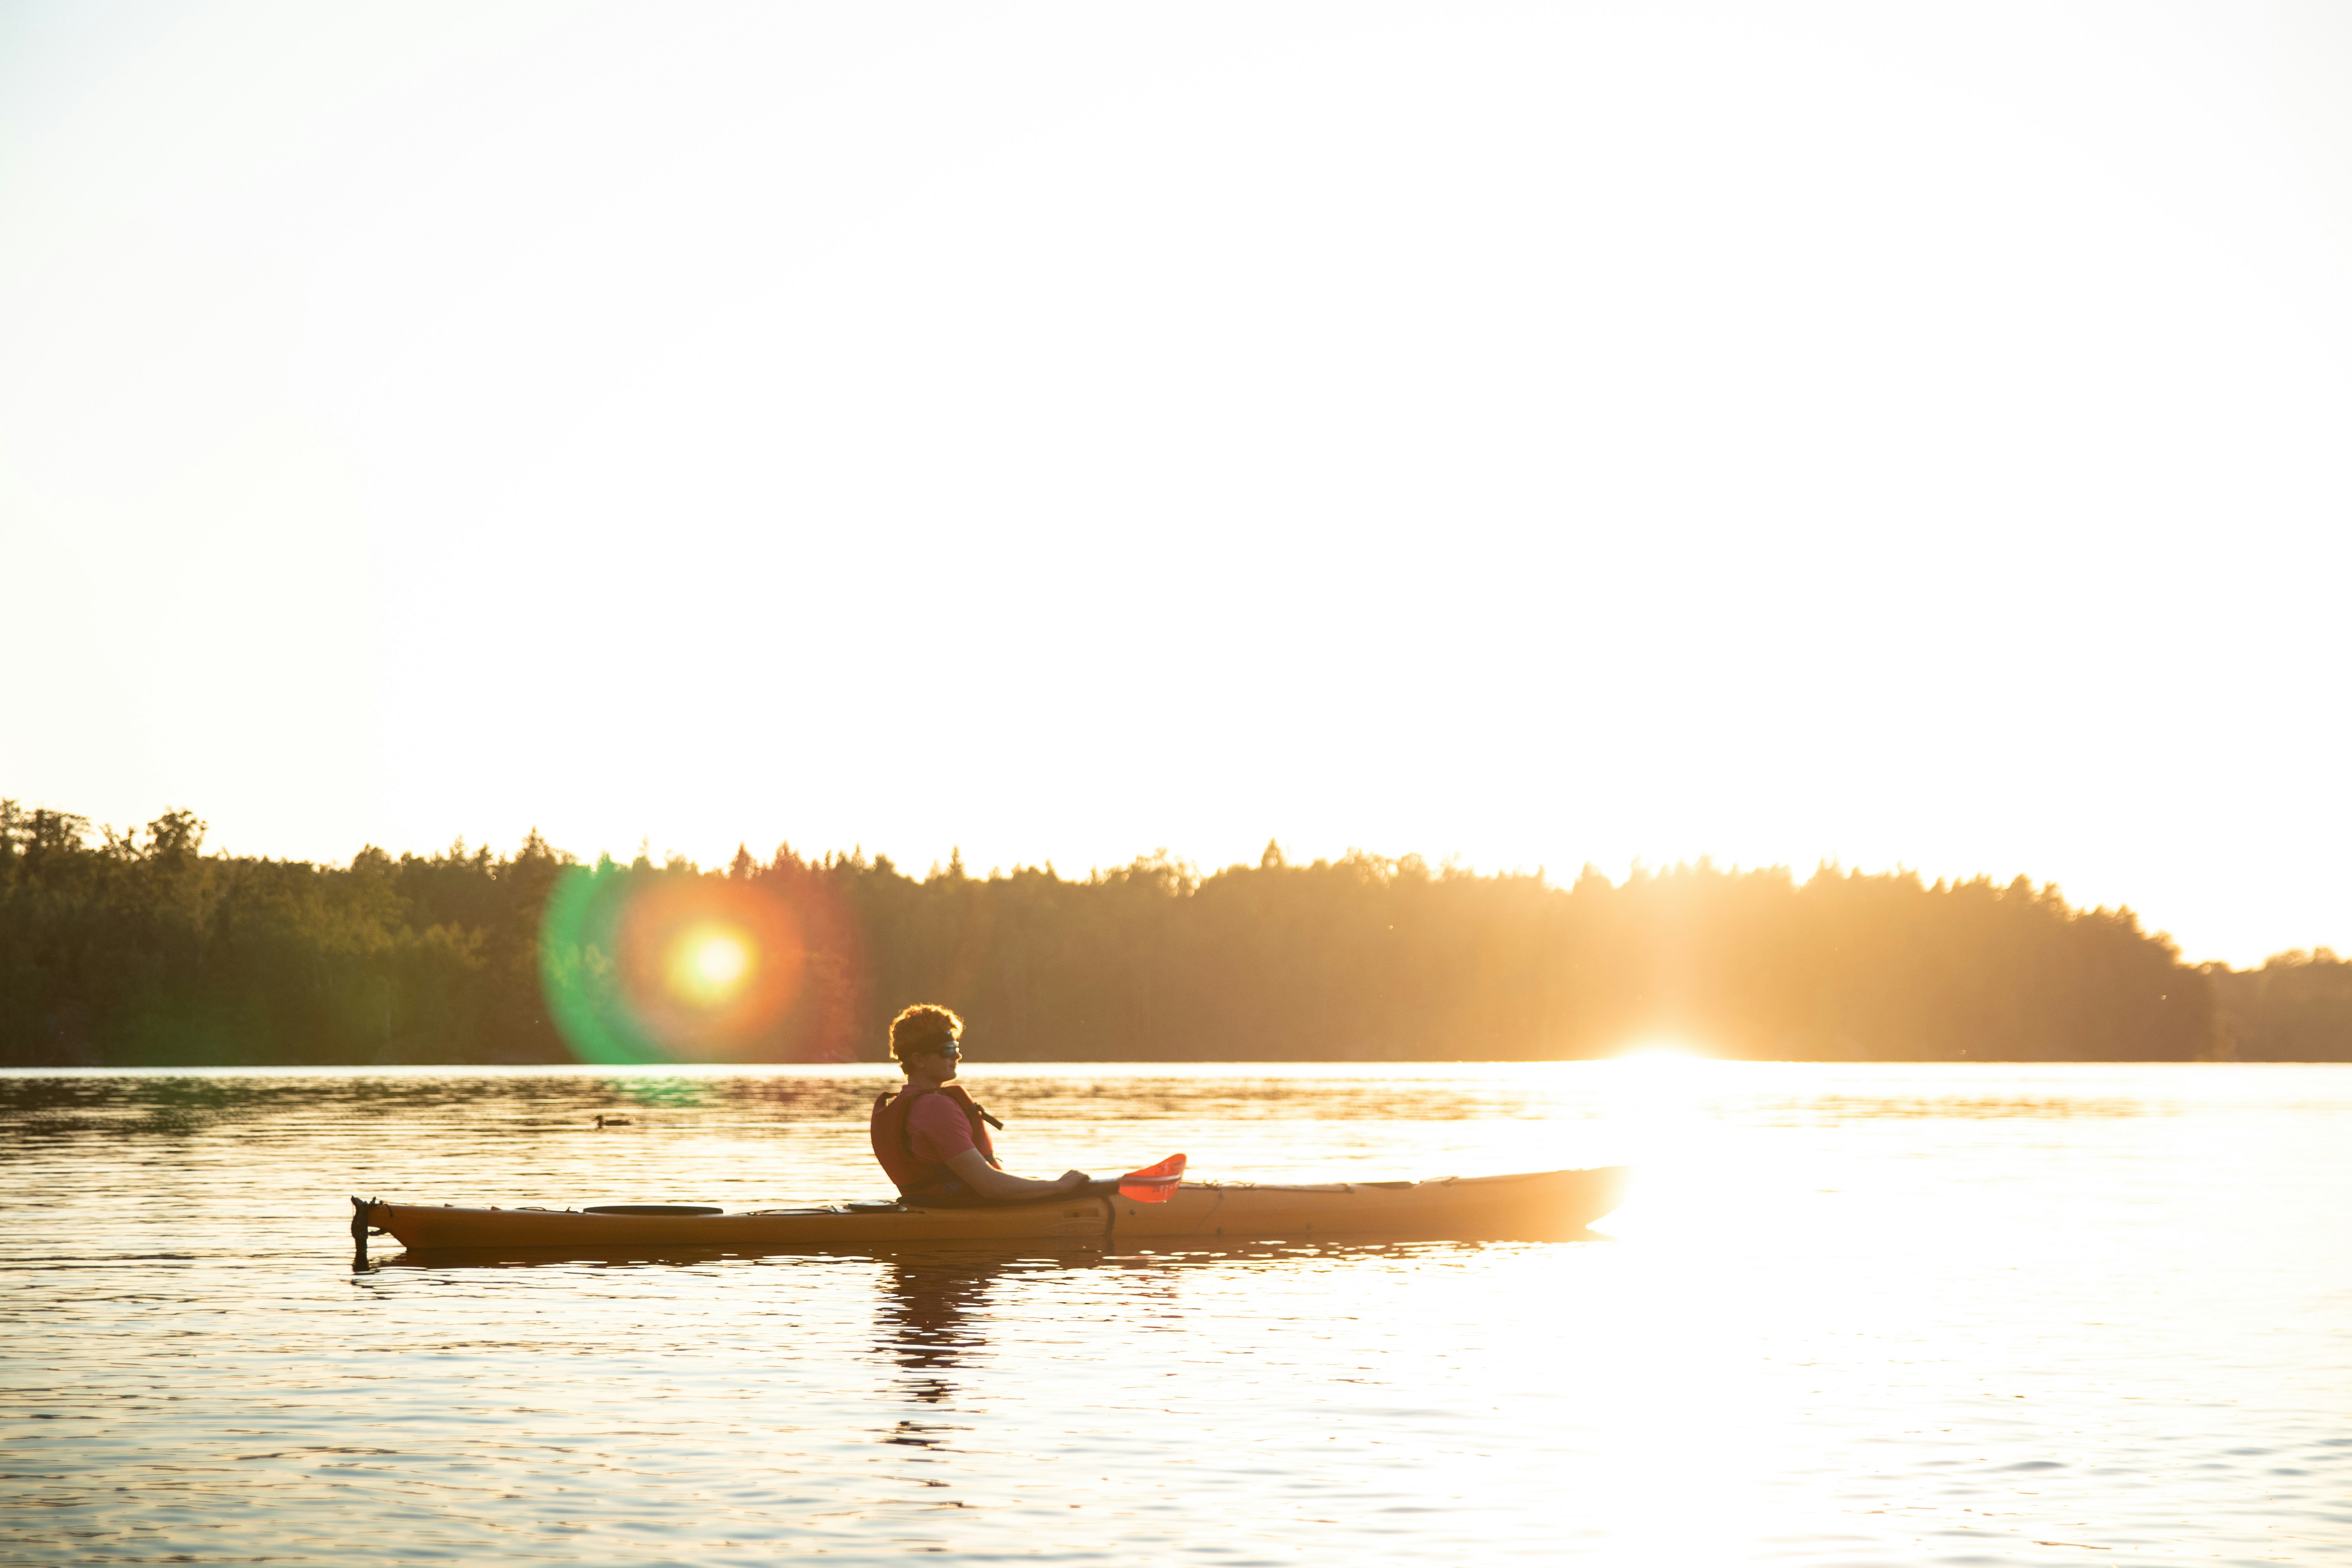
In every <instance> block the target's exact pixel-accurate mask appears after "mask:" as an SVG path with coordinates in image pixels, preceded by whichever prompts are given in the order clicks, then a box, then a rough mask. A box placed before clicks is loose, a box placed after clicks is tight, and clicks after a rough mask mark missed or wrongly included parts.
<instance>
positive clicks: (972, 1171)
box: [948, 1149, 1088, 1198]
mask: <svg viewBox="0 0 2352 1568" xmlns="http://www.w3.org/2000/svg"><path fill="white" fill-rule="evenodd" d="M948 1169H949V1170H950V1171H953V1172H954V1173H956V1180H958V1181H960V1182H961V1183H962V1184H964V1185H965V1186H967V1187H970V1188H971V1190H972V1191H973V1192H975V1193H978V1194H980V1195H981V1196H982V1197H984V1198H1050V1197H1052V1196H1054V1195H1055V1194H1057V1193H1067V1192H1074V1191H1076V1189H1078V1188H1080V1187H1083V1186H1085V1185H1086V1184H1087V1180H1088V1177H1087V1173H1085V1172H1084V1171H1065V1172H1063V1173H1062V1175H1061V1179H1060V1180H1058V1181H1052V1182H1033V1181H1031V1180H1030V1179H1029V1178H1028V1177H1026V1176H1016V1175H1014V1174H1013V1173H1011V1172H1010V1171H1000V1170H998V1169H997V1168H996V1167H995V1166H993V1165H992V1164H990V1163H988V1156H987V1155H985V1154H983V1153H982V1152H980V1151H979V1150H977V1149H959V1150H957V1151H956V1152H954V1153H952V1154H950V1155H949V1156H948Z"/></svg>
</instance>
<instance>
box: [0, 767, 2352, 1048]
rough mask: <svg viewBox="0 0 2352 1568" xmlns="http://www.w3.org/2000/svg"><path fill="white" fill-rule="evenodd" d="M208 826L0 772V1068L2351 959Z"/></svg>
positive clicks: (2170, 1005)
mask: <svg viewBox="0 0 2352 1568" xmlns="http://www.w3.org/2000/svg"><path fill="white" fill-rule="evenodd" d="M203 834H204V824H202V823H201V822H199V821H197V820H196V819H195V818H194V816H192V815H190V814H188V813H185V812H173V813H169V814H167V815H165V816H163V817H161V818H159V819H157V820H156V821H155V822H154V823H152V824H150V825H149V826H148V827H147V828H146V829H144V830H143V831H141V832H134V833H117V832H115V831H113V830H110V829H104V830H100V832H99V833H98V834H97V835H96V836H95V841H94V842H93V836H92V834H91V832H90V829H89V825H88V824H87V822H85V821H84V820H82V819H80V818H78V817H74V816H68V815H65V814H62V813H58V812H53V811H24V810H21V809H19V808H18V807H17V806H16V805H15V803H13V802H0V1064H5V1065H12V1066H25V1067H35V1066H73V1065H123V1066H175V1065H184V1066H232V1065H275V1064H289V1065H290V1064H307V1063H316V1064H331V1063H371V1062H384V1063H394V1062H400V1063H440V1062H448V1063H465V1062H500V1061H503V1062H564V1061H572V1060H578V1059H588V1060H596V1061H614V1062H618V1061H630V1060H646V1061H656V1060H738V1061H852V1060H870V1059H878V1058H879V1057H880V1055H881V1052H880V1047H879V1042H880V1041H881V1039H882V1036H883V1027H884V1024H885V1022H886V1021H887V1018H888V1017H889V1016H890V1014H891V1013H892V1012H893V1011H895V1010H896V1009H897V1007H898V1006H899V1005H902V1004H903V1003H904V1002H905V1001H907V1000H908V999H909V998H920V999H923V1000H927V1001H937V1002H943V1003H945V1004H947V1005H950V1006H953V1007H955V1008H956V1009H957V1010H958V1011H959V1012H961V1013H962V1014H964V1015H965V1016H966V1017H967V1018H968V1019H970V1020H971V1030H970V1038H971V1041H972V1042H973V1044H974V1046H975V1047H976V1048H979V1049H982V1050H984V1051H985V1052H986V1053H987V1055H988V1056H989V1057H990V1058H992V1059H995V1060H1000V1061H1020V1060H1027V1061H1068V1060H1091V1061H1101V1060H1136V1061H1173V1060H1224V1061H1234V1060H1283V1061H1300V1060H1305V1061H1314V1060H1331V1061H1360V1060H1552V1059H1563V1058H1591V1057H1601V1056H1609V1055H1613V1054H1615V1053H1616V1052H1618V1051H1620V1050H1622V1049H1623V1048H1625V1047H1627V1046H1628V1045H1630V1044H1633V1043H1637V1042H1640V1041H1643V1040H1653V1039H1672V1040H1676V1041H1680V1042H1684V1043H1686V1044H1689V1045H1692V1046H1694V1047H1699V1048H1703V1049H1706V1050H1711V1051H1715V1052H1717V1053H1720V1054H1723V1055H1727V1056H1736V1057H1746V1058H1768V1059H1794V1060H1854V1061H1865V1060H1874V1061H1889V1060H1936V1061H1944V1060H1958V1059H1969V1060H2011V1061H2020V1060H2022V1061H2057V1060H2095V1061H2158V1060H2233V1059H2236V1060H2276V1061H2343V1060H2352V963H2345V962H2342V961H2339V960H2338V959H2336V956H2335V955H2334V954H2332V953H2330V952H2327V951H2326V950H2325V949H2321V950H2319V951H2317V952H2311V953H2301V952H2297V953H2287V954H2281V955H2279V956H2277V957H2274V958H2273V959H2272V960H2270V961H2269V962H2268V963H2265V964H2264V965H2263V967H2262V968H2260V969H2257V970H2247V971H2236V970H2232V969H2231V968H2229V967H2228V966H2226V965H2222V964H2205V965H2191V964H2187V963H2182V962H2181V961H2180V957H2179V952H2178V950H2177V949H2176V948H2175V947H2174V945H2173V943H2172V942H2170V941H2169V939H2168V938H2165V937H2163V936H2161V935H2158V934H2153V933H2150V932H2147V931H2143V930H2142V929H2141V928H2140V925H2139V922H2138V920H2137V917H2136V916H2134V915H2133V914H2132V913H2131V912H2130V911H2129V910H2106V909H2096V910H2082V909H2077V908H2074V907H2073V906H2071V905H2069V904H2067V903H2066V901H2065V900H2063V897H2062V896H2061V895H2060V894H2059V892H2058V890H2057V889H2056V888H2055V887H2054V886H2048V885H2044V886H2042V887H2036V886H2034V885H2033V884H2032V883H2030V882H2028V881H2027V880H2026V879H2022V878H2020V879H2016V880H2014V881H2012V882H2010V883H2008V884H2006V885H1996V884H1994V883H1993V882H1991V881H1990V880H1989V879H1982V878H1979V879H1971V880H1967V881H1958V882H1937V883H1933V884H1927V883H1923V882H1922V881H1921V880H1920V879H1919V878H1918V877H1917V876H1916V875H1914V874H1910V873H1885V874H1875V875H1864V874H1861V873H1855V872H1845V871H1841V870H1837V869H1834V868H1822V870H1820V871H1818V872H1816V873H1815V874H1814V875H1813V876H1811V877H1810V878H1808V879H1803V880H1799V879H1797V878H1795V877H1794V876H1793V875H1791V874H1790V872H1789V871H1787V870H1786V869H1783V868H1768V869H1762V870H1749V871H1737V870H1730V871H1727V870H1724V869H1722V868H1717V867H1715V866H1713V865H1711V864H1709V863H1708V862H1706V861H1704V860H1702V861H1700V862H1699V863H1697V864H1696V865H1689V866H1676V867H1674V868H1669V869H1665V870H1661V871H1656V872H1649V871H1637V872H1636V873H1635V874H1634V875H1633V876H1632V877H1630V878H1629V879H1626V880H1625V881H1623V882H1619V883H1612V881H1610V880H1609V879H1607V878H1605V877H1602V876H1601V875H1600V874H1598V873H1597V872H1594V871H1591V869H1589V868H1588V869H1587V870H1586V871H1585V873H1584V874H1583V875H1582V876H1580V877H1579V878H1578V879H1577V880H1576V881H1575V882H1574V883H1573V884H1572V885H1570V886H1568V887H1556V886H1553V885H1550V884H1549V883H1548V882H1546V881H1545V880H1544V879H1542V878H1541V877H1540V876H1531V875H1517V874H1502V875H1496V876H1479V875H1475V874H1472V873H1469V872H1466V871H1463V870H1460V869H1458V868H1451V867H1431V866H1429V865H1428V864H1426V863H1425V862H1423V860H1421V859H1420V858H1418V857H1413V856H1406V857H1403V858H1397V859H1390V858H1382V857H1379V856H1374V855H1370V854H1363V853H1351V854H1349V855H1348V856H1346V857H1343V858H1339V859H1337V860H1328V861H1327V860H1318V861H1316V862H1314V863H1313V864H1311V865H1292V864H1289V863H1288V862H1287V861H1286V859H1285V858H1284V857H1283V855H1282V853H1281V851H1280V850H1279V849H1278V848H1277V847H1275V846H1273V845H1269V846H1268V847H1267V849H1266V852H1265V855H1264V856H1263V857H1262V858H1261V859H1260V860H1259V862H1258V863H1257V864H1256V865H1254V866H1253V865H1240V866H1233V867H1228V868H1224V869H1223V870H1219V871H1214V872H1212V873H1209V874H1206V875H1202V874H1200V873H1198V872H1196V871H1194V870H1193V869H1192V868H1190V867H1187V866H1184V865H1182V864H1181V863H1179V862H1176V861H1173V860H1171V859H1170V858H1168V857H1167V856H1166V855H1165V854H1164V853H1163V854H1160V855H1157V856H1152V857H1148V858H1142V859H1139V860H1137V861H1135V862H1133V863H1132V864H1130V865H1128V866H1123V867H1119V868H1116V869H1113V870H1110V871H1106V872H1097V873H1094V874H1092V875H1090V876H1088V877H1087V878H1086V879H1083V880H1079V879H1070V878H1065V877H1062V876H1059V875H1057V874H1055V872H1054V871H1053V870H1051V869H1050V868H1046V869H1038V868H1020V869H1018V870H1015V871H1013V872H1012V873H1010V874H1002V875H1000V874H991V875H990V876H988V877H984V878H982V877H974V876H971V875H970V874H969V873H968V872H967V871H966V870H965V868H964V867H963V866H962V864H961V861H960V860H958V861H955V862H952V863H950V865H949V866H947V867H945V868H933V869H932V870H931V872H930V873H929V874H928V875H927V876H924V877H922V878H920V879H917V878H912V877H908V876H907V875H905V874H903V873H902V872H900V871H899V870H898V868H897V867H895V866H893V865H892V864H891V862H890V861H889V859H888V858H887V857H881V856H876V857H873V858H867V857H866V856H865V855H864V854H862V853H852V854H849V855H840V854H831V855H826V856H824V857H823V858H814V859H812V858H803V857H801V856H799V855H797V854H795V853H794V852H793V850H792V849H791V848H790V847H780V848H779V849H778V850H777V851H776V852H775V854H774V855H773V856H772V858H770V859H768V860H767V861H765V862H760V861H755V860H754V859H753V858H751V856H750V855H749V854H748V853H745V852H742V851H738V853H737V856H736V858H735V860H734V863H733V864H732V865H731V866H730V867H729V868H727V869H725V870H724V871H703V870H700V869H699V868H696V867H694V866H692V865H691V864H689V863H687V862H683V861H673V862H672V863H671V864H669V865H667V866H655V865H652V864H651V863H649V862H648V861H646V860H645V859H643V858H640V859H638V860H637V861H635V863H634V864H631V865H627V866H622V865H617V864H614V862H612V861H610V860H609V859H608V860H602V861H600V862H598V863H597V864H596V865H595V866H593V867H589V866H583V865H581V864H579V863H577V862H576V861H575V860H574V859H573V858H572V857H570V856H568V855H565V854H563V853H562V852H561V851H558V850H556V849H553V848H552V847H550V846H549V845H547V844H546V843H545V842H544V841H543V840H542V839H541V838H540V837H538V835H536V834H533V835H532V836H531V837H530V838H528V839H527V840H526V841H525V842H524V844H523V845H522V846H521V847H520V848H519V849H518V850H517V851H516V852H515V853H514V854H513V855H511V856H498V855H493V854H492V853H490V851H488V849H486V848H477V849H472V850H468V849H467V848H466V847H465V846H464V845H463V844H462V843H460V844H458V845H457V846H454V847H451V848H450V849H449V850H447V851H445V852H443V853H440V854H437V855H429V856H416V855H405V854H404V855H402V856H401V857H399V858H397V859H395V858H393V857H391V856H390V855H387V854H386V853H384V852H383V850H380V849H376V848H373V847H370V848H367V849H364V850H362V851H361V853H360V854H359V855H357V856H355V857H354V858H353V859H352V863H351V864H350V865H348V866H343V867H331V866H315V865H311V864H309V863H307V862H301V861H282V860H268V859H261V858H251V857H231V856H224V855H205V854H204V853H202V842H203ZM698 901H699V902H698ZM650 903H661V904H663V905H664V906H665V907H668V906H677V907H679V908H685V909H688V910H692V909H694V908H697V907H699V906H700V904H701V903H707V904H709V907H711V908H713V909H723V910H726V911H730V918H737V917H738V916H740V918H741V919H743V920H745V921H749V922H750V923H751V926H752V927H755V928H757V929H759V930H761V931H769V932H771V933H772V934H771V935H770V936H769V937H768V938H766V939H765V942H764V945H763V947H762V949H761V952H762V954H763V962H764V963H765V966H766V967H765V971H764V973H765V976H766V980H767V981H768V982H769V983H770V984H769V990H770V993H771V994H772V999H773V1000H774V1003H775V1005H773V1006H772V1008H770V1009H768V1010H766V1011H763V1012H761V1013H759V1014H757V1015H756V1016H751V1015H742V1014H741V1013H740V1009H739V1010H738V1015H737V1016H734V1018H733V1021H732V1022H726V1021H725V1020H722V1019H721V1017H720V1015H719V1013H716V1012H713V1013H711V1014H709V1016H707V1017H706V1016H704V1015H701V1014H696V1013H694V1012H693V1011H692V1010H691V1009H684V1010H678V1009H672V1010H671V1011H669V1012H667V1013H664V1014H663V1015H662V1016H660V1017H658V1018H651V1019H649V1018H647V1017H646V1016H643V1015H644V1014H645V1008H644V1007H643V1006H642V1005H639V1006H635V1007H634V1008H633V1007H632V1006H630V1005H626V1004H627V1003H628V1000H629V996H630V995H632V994H635V993H631V992H630V991H629V987H630V986H631V985H633V984H639V982H637V981H635V980H633V979H632V975H631V972H630V968H629V962H628V956H629V955H628V953H627V952H625V951H624V949H625V945H626V942H627V941H628V940H629V938H628V934H627V933H628V931H629V929H630V925H629V911H630V910H633V909H642V908H645V907H649V904H650ZM551 907H552V908H553V909H554V910H556V911H557V913H558V914H559V915H560V914H561V913H562V910H567V909H577V910H587V911H590V913H591V914H592V915H593V912H594V911H596V910H606V911H608V912H609V914H608V918H605V919H604V923H602V924H598V923H596V921H595V920H593V919H589V918H588V917H586V916H583V918H582V920H567V919H551V918H549V917H550V910H551ZM610 911H617V912H610ZM743 911H749V913H748V914H746V913H744V912H743ZM583 921H585V923H583ZM639 923H640V924H642V921H640V922H639ZM746 1017H749V1019H750V1022H749V1023H748V1024H747V1023H746V1022H745V1018H746ZM615 1019H617V1020H619V1022H618V1023H614V1020H615ZM722 1025H723V1026H722Z"/></svg>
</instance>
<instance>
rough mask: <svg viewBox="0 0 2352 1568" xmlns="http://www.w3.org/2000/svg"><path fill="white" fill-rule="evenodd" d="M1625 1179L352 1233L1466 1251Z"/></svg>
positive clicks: (615, 1208)
mask: <svg viewBox="0 0 2352 1568" xmlns="http://www.w3.org/2000/svg"><path fill="white" fill-rule="evenodd" d="M1626 1169H1627V1168H1626V1167H1624V1166H1622V1165H1607V1166H1601V1167H1598V1168H1596V1169H1592V1170H1583V1171H1542V1172H1537V1173H1532V1174H1528V1175H1518V1176H1471V1177H1463V1178H1455V1177H1451V1176H1449V1177H1447V1178H1445V1179H1444V1180H1443V1181H1433V1182H1326V1183H1321V1184H1313V1185H1283V1184H1273V1183H1258V1182H1186V1183H1185V1184H1182V1185H1181V1186H1180V1187H1178V1188H1177V1189H1176V1191H1175V1192H1174V1193H1173V1194H1171V1196H1170V1197H1169V1199H1168V1200H1167V1201H1166V1202H1164V1203H1142V1202H1138V1201H1136V1200H1134V1199H1130V1198H1124V1197H1120V1196H1119V1195H1118V1194H1117V1193H1116V1192H1108V1193H1102V1194H1095V1193H1092V1192H1089V1193H1088V1194H1085V1195H1080V1196H1072V1197H1065V1198H1056V1199H1052V1200H1049V1201H1046V1202H1044V1203H1035V1204H1008V1205H1002V1206H993V1207H989V1208H924V1207H921V1206H919V1205H911V1204H904V1203H894V1202H882V1201H877V1202H865V1203H840V1204H810V1205H799V1206H795V1207H789V1208H772V1209H750V1210H743V1211H739V1212H734V1213H730V1212H727V1211H726V1210H724V1209H721V1208H719V1207H717V1206H714V1205H699V1204H610V1205H590V1206H589V1207H586V1208H583V1209H548V1208H500V1207H492V1208H458V1207H456V1206H454V1205H439V1206H429V1205H422V1204H390V1203H384V1202H382V1201H381V1200H366V1199H361V1198H353V1199H352V1206H353V1209H354V1218H353V1220H352V1234H353V1236H354V1237H359V1238H361V1239H362V1240H364V1236H363V1228H364V1227H368V1226H373V1227H376V1228H378V1229H381V1230H383V1231H386V1232H389V1233H390V1234H391V1235H393V1236H394V1237H397V1238H398V1239H399V1240H400V1242H401V1243H402V1244H403V1245H404V1246H406V1247H413V1248H415V1249H417V1250H420V1251H425V1250H438V1249H441V1248H444V1247H453V1248H455V1247H500V1248H505V1247H517V1248H536V1247H562V1248H571V1249H577V1250H579V1251H581V1252H583V1253H597V1252H605V1251H612V1250H616V1249H618V1250H625V1249H627V1248H630V1247H697V1248H701V1247H711V1248H718V1249H720V1250H724V1251H734V1252H741V1251H752V1250H757V1249H761V1248H768V1247H784V1248H790V1247H825V1246H828V1245H834V1244H839V1245H843V1246H848V1247H872V1246H877V1245H883V1246H887V1245H889V1244H891V1243H895V1242H925V1241H1032V1240H1035V1241H1045V1240H1054V1241H1065V1242H1072V1243H1083V1242H1101V1243H1106V1244H1108V1243H1122V1244H1123V1243H1128V1242H1138V1241H1181V1240H1190V1241H1199V1242H1209V1243H1216V1242H1218V1241H1226V1242H1241V1241H1302V1240H1306V1239H1308V1238H1311V1237H1386V1238H1392V1239H1412V1238H1450V1239H1460V1240H1468V1241H1506V1240H1520V1239H1530V1240H1535V1239H1544V1238H1547V1237H1561V1236H1572V1235H1574V1234H1576V1233H1577V1232H1578V1231H1580V1230H1581V1229H1582V1228H1583V1227H1584V1226H1587V1225H1589V1224H1591V1222H1592V1221H1594V1220H1596V1219H1599V1218H1600V1217H1601V1215H1605V1214H1607V1213H1609V1212H1610V1211H1611V1210H1612V1209H1613V1208H1615V1207H1616V1206H1617V1205H1618V1204H1619V1202H1620V1201H1622V1194H1623V1188H1624V1184H1625V1175H1626Z"/></svg>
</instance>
